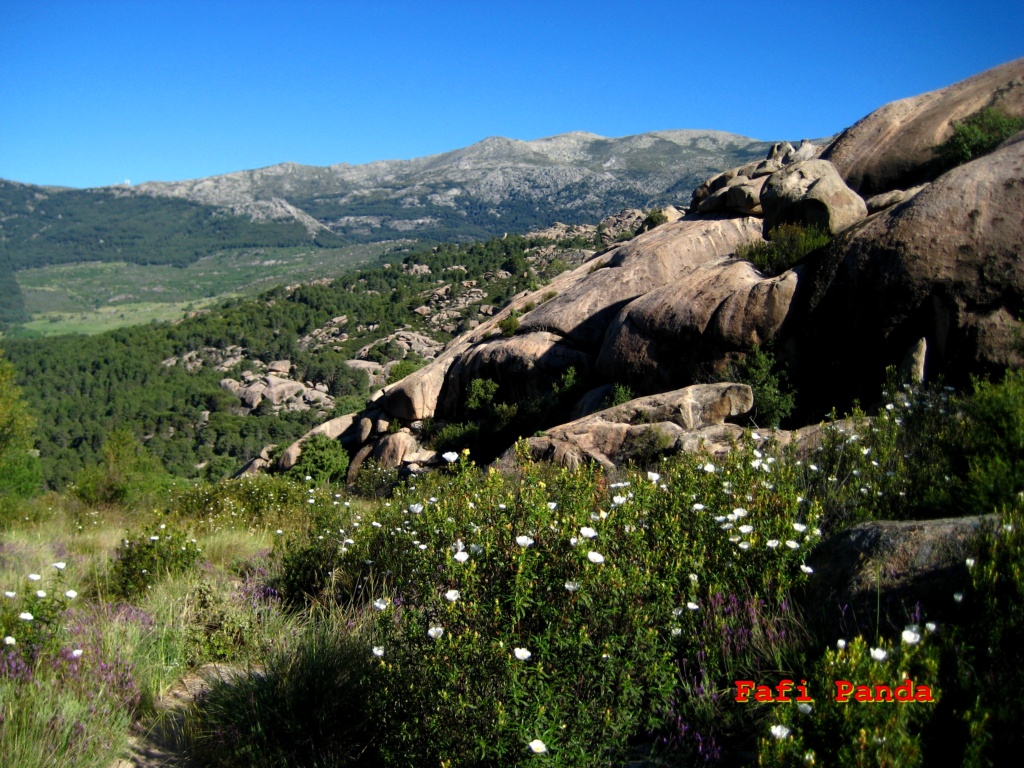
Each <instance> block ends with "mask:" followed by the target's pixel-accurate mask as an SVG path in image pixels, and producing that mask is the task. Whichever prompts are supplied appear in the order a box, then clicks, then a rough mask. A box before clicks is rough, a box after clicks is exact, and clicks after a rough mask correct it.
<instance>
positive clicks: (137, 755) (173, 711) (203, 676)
mask: <svg viewBox="0 0 1024 768" xmlns="http://www.w3.org/2000/svg"><path fill="white" fill-rule="evenodd" d="M234 674H237V670H236V669H233V668H231V667H229V666H226V665H223V664H206V665H205V666H203V667H201V668H200V669H198V670H196V671H195V672H192V673H191V674H189V675H186V676H185V677H183V678H182V679H181V680H179V681H178V683H177V685H175V686H174V687H173V688H171V689H170V690H169V691H168V692H167V693H166V694H164V696H163V697H162V698H161V699H160V701H159V702H157V713H158V714H157V716H156V717H155V718H154V720H153V723H152V724H151V725H150V726H149V730H145V729H143V728H139V729H138V731H137V732H135V733H133V734H132V735H131V736H130V737H129V741H128V745H129V746H128V749H129V754H128V756H127V757H122V758H119V759H118V760H115V761H114V762H113V763H111V764H110V768H195V763H193V762H192V761H190V760H189V759H188V758H187V757H186V756H185V755H184V753H183V752H182V747H181V745H180V744H179V743H178V738H177V734H178V732H179V726H180V725H181V722H182V716H183V713H184V711H185V708H186V707H187V706H188V705H189V704H191V703H192V702H193V701H194V700H195V698H196V696H198V695H200V694H201V693H202V692H203V691H205V690H207V689H208V688H209V687H210V686H209V684H208V683H207V682H206V681H207V679H208V678H210V677H220V678H222V679H223V678H224V677H230V676H232V675H234Z"/></svg>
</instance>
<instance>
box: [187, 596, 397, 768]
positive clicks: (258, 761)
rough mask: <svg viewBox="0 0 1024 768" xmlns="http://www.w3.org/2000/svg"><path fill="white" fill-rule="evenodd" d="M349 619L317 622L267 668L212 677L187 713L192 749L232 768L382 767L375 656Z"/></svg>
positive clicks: (205, 759) (206, 761)
mask: <svg viewBox="0 0 1024 768" xmlns="http://www.w3.org/2000/svg"><path fill="white" fill-rule="evenodd" d="M347 618H348V617H346V616H343V615H341V614H337V613H335V614H332V615H330V616H328V617H326V618H324V619H321V620H318V621H316V622H314V623H312V624H310V625H309V626H308V627H307V628H306V629H305V630H304V631H303V632H302V634H301V635H300V636H299V638H298V640H297V642H296V643H294V645H292V646H290V647H289V648H287V649H281V650H278V651H277V652H275V653H273V654H272V655H270V657H269V658H267V659H266V661H265V662H264V664H263V665H262V668H261V669H260V671H259V672H249V673H245V674H239V675H237V676H231V677H212V678H209V679H208V682H209V683H210V688H209V691H208V692H207V693H206V694H205V695H204V696H202V697H201V698H199V699H197V700H196V702H195V703H194V704H193V705H192V706H191V707H190V709H189V711H188V713H187V716H186V724H185V729H184V730H185V733H186V736H187V740H188V743H189V751H190V753H191V754H192V755H193V756H195V757H196V758H197V759H199V760H200V761H201V763H202V765H206V766H223V767H224V768H233V767H234V766H240V765H260V766H267V768H274V767H276V766H280V767H281V768H290V767H291V766H309V768H314V767H315V768H327V767H329V766H368V765H374V764H377V760H376V752H375V749H374V746H375V737H376V732H377V729H378V726H377V724H376V723H375V721H374V720H373V719H372V718H371V717H370V715H369V712H368V708H367V702H368V700H369V698H370V677H369V673H370V671H371V668H372V665H373V661H374V657H373V656H372V655H371V654H370V653H369V645H370V643H369V641H368V639H367V638H366V636H365V633H362V632H359V631H353V630H351V629H350V628H348V627H347V626H346V623H347Z"/></svg>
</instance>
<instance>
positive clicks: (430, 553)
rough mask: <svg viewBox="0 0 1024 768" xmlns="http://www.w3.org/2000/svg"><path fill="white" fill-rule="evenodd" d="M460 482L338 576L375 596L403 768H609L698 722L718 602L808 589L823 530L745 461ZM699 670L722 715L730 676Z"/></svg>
mask: <svg viewBox="0 0 1024 768" xmlns="http://www.w3.org/2000/svg"><path fill="white" fill-rule="evenodd" d="M452 466H453V468H454V470H455V471H454V474H449V473H445V474H440V473H439V474H435V475H432V476H427V477H423V478H417V480H416V489H415V490H413V489H412V488H405V489H402V490H400V491H399V492H398V494H397V495H396V496H395V497H394V498H393V499H392V501H391V506H390V507H389V508H384V509H381V510H379V511H378V513H377V516H376V520H375V521H374V522H377V523H379V525H373V524H371V525H369V526H367V525H366V523H365V519H364V523H363V525H362V526H361V527H360V528H359V532H358V534H356V535H354V536H352V537H351V539H352V541H351V543H349V544H348V545H347V546H346V547H345V549H344V551H343V552H342V551H341V550H340V548H338V547H337V545H335V546H334V547H333V551H335V552H337V553H338V558H337V560H335V561H334V562H333V563H325V566H324V567H325V569H328V568H329V569H330V570H331V571H332V572H333V574H334V576H333V578H334V579H335V580H336V581H339V582H341V581H344V582H345V583H349V584H356V585H366V586H367V588H368V589H371V590H373V591H372V594H371V595H367V596H364V598H363V599H364V600H365V601H369V600H370V599H371V598H372V600H373V604H374V607H373V608H372V609H371V610H372V612H373V613H374V616H375V618H376V622H375V634H374V640H373V645H374V647H375V648H376V649H377V652H378V653H379V658H380V660H379V662H378V665H379V668H378V669H377V671H376V672H375V674H374V676H373V680H372V686H371V700H370V702H371V707H372V710H373V712H374V713H375V714H376V715H377V716H378V717H380V718H381V720H380V721H381V724H382V731H381V734H380V744H381V750H382V754H383V757H384V759H385V762H386V763H389V764H390V763H395V764H416V765H420V764H423V765H428V764H438V763H442V764H444V763H445V762H446V761H448V762H450V763H451V764H453V765H454V764H463V765H465V764H491V765H499V764H500V765H510V766H515V765H521V764H525V763H526V762H527V761H528V760H532V759H536V756H535V755H534V753H533V751H532V749H531V747H530V744H531V743H534V747H533V749H539V748H540V747H539V744H537V743H536V741H535V740H540V742H543V745H544V749H545V750H546V754H547V759H548V760H549V761H550V762H551V764H553V765H587V766H591V765H595V764H606V763H614V761H615V760H617V759H620V758H622V756H623V754H624V750H625V749H626V746H627V744H628V742H629V740H630V738H631V737H632V736H634V735H636V734H642V733H645V732H648V731H650V730H651V729H655V728H658V727H659V726H661V725H662V723H663V722H664V718H665V717H666V716H667V714H668V712H669V711H670V709H671V708H672V706H673V705H672V700H673V699H674V698H675V697H676V696H677V695H678V696H679V699H680V702H681V704H680V706H684V704H683V703H682V702H683V696H682V692H681V691H680V690H677V684H678V679H679V678H678V675H679V672H678V666H677V665H678V663H680V660H681V659H682V658H688V659H689V661H690V663H693V664H696V663H697V657H696V656H695V655H694V654H696V653H697V652H698V651H699V650H700V649H701V648H703V647H705V646H706V645H707V644H708V642H709V641H710V639H711V638H710V637H708V636H707V635H706V633H705V631H704V629H702V627H703V626H704V625H703V621H704V619H705V618H707V617H708V612H710V611H713V610H714V606H715V604H716V603H715V601H716V599H722V598H720V597H716V596H720V595H725V596H728V595H730V594H736V593H737V591H738V590H743V591H744V592H745V593H746V594H756V595H758V596H761V597H763V598H764V599H766V600H768V601H770V602H771V604H773V605H777V604H779V602H780V601H781V600H782V599H783V596H784V595H785V594H786V590H787V588H788V585H789V584H791V583H794V582H796V581H799V580H801V579H803V578H805V576H804V575H803V573H802V572H801V571H800V569H799V567H798V566H799V564H800V563H801V561H802V559H803V556H804V551H805V547H804V542H805V541H806V542H807V543H810V542H811V541H813V537H814V533H813V529H814V527H815V521H816V514H817V513H816V512H815V511H814V508H813V507H811V506H805V505H801V504H799V503H798V502H797V501H796V493H795V492H792V491H793V490H794V486H793V482H794V479H795V478H796V477H797V475H796V474H795V473H794V472H793V471H791V470H790V469H784V468H783V467H781V466H778V465H773V464H771V463H769V464H764V463H762V462H758V461H753V462H752V461H751V455H750V454H749V453H747V452H745V451H742V450H741V451H738V452H737V453H736V454H735V457H734V458H730V459H729V461H728V462H727V463H726V464H724V465H720V466H716V465H715V464H713V463H712V462H710V461H708V460H707V459H706V458H700V459H698V458H695V457H682V458H680V459H677V460H674V461H670V462H665V463H664V464H663V465H662V466H661V467H660V469H661V472H660V473H650V474H644V475H640V476H637V475H632V476H630V479H629V481H628V482H623V483H620V484H616V485H615V486H614V487H612V488H608V486H607V483H606V481H604V479H603V477H602V475H601V474H600V473H599V472H596V471H595V470H593V469H583V468H581V469H578V470H574V471H566V470H561V471H559V470H552V469H550V468H548V467H543V466H535V465H532V464H529V463H527V464H525V465H524V466H523V467H522V470H521V471H522V472H523V474H522V476H521V477H520V478H518V479H514V480H513V479H509V478H506V477H504V476H503V475H501V474H498V473H496V472H489V473H487V474H485V475H483V476H480V475H478V474H477V472H476V469H475V467H474V466H473V465H472V463H471V462H469V461H467V460H466V459H464V458H463V459H462V460H461V461H459V462H457V463H456V464H453V465H452ZM763 467H767V470H766V469H765V468H763ZM773 467H774V468H773ZM726 478H728V480H726ZM765 478H770V479H771V480H772V483H766V482H764V481H765ZM695 499H699V500H700V502H701V503H700V504H698V507H699V509H697V510H694V509H693V506H694V503H695ZM740 505H742V509H741V508H740ZM684 515H685V516H686V517H687V519H688V522H687V524H686V525H680V524H679V520H680V517H681V516H684ZM726 520H735V521H736V522H735V523H732V522H730V523H729V525H728V529H735V531H730V530H724V529H723V525H724V524H725V521H726ZM797 521H800V531H802V532H797V531H795V530H794V528H793V525H792V524H793V523H794V522H797ZM748 524H749V525H750V526H751V528H750V529H749V530H748V529H747V528H746V526H747V525H748ZM733 533H735V534H736V535H735V536H733ZM741 534H742V535H741ZM325 538H326V537H325ZM787 539H796V542H795V548H790V547H788V546H779V543H780V541H783V540H787ZM769 541H770V542H773V544H771V545H768V546H766V545H765V542H769ZM691 574H692V575H691ZM689 606H692V608H691V607H689ZM435 628H440V630H441V631H438V630H437V629H435ZM715 631H716V632H718V633H719V634H720V633H721V631H720V630H715ZM527 652H528V655H527ZM764 658H767V655H765V657H764ZM751 663H753V662H751ZM771 663H772V664H775V663H778V662H777V660H776V659H775V658H772V659H771ZM705 666H706V667H707V669H706V672H707V674H708V675H710V676H712V677H713V678H714V681H715V688H714V689H710V688H709V689H708V692H707V695H708V696H710V694H711V692H712V690H718V689H719V687H722V686H725V685H727V682H726V681H725V679H724V678H723V677H722V676H723V675H727V674H729V673H731V668H730V667H729V666H728V665H727V663H726V662H725V661H722V662H714V663H712V662H710V661H708V662H707V664H706V665H705ZM685 706H686V707H690V704H689V703H688V702H687V703H685ZM690 711H691V709H687V710H686V713H685V714H687V715H688V714H689V713H690ZM693 711H696V708H694V709H693ZM708 726H709V727H710V726H711V723H708Z"/></svg>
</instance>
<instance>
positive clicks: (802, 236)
mask: <svg viewBox="0 0 1024 768" xmlns="http://www.w3.org/2000/svg"><path fill="white" fill-rule="evenodd" d="M831 239H832V238H831V236H830V235H829V234H828V232H823V231H822V230H820V229H817V228H815V227H804V226H801V225H799V224H779V225H778V226H777V227H775V229H773V230H772V231H771V232H769V233H768V239H767V240H763V241H760V242H756V243H751V244H749V245H741V246H740V247H739V248H737V249H736V258H738V259H745V260H747V261H750V262H752V263H753V265H754V266H755V267H757V269H758V271H759V272H760V273H761V274H762V275H764V276H765V277H775V276H777V275H781V274H782V273H783V272H785V271H787V270H789V269H792V268H793V267H794V266H796V265H797V264H799V263H800V262H801V261H803V259H804V258H805V257H806V256H808V255H809V254H810V253H812V252H813V251H816V250H817V249H819V248H822V247H824V246H826V245H828V243H829V241H830V240H831Z"/></svg>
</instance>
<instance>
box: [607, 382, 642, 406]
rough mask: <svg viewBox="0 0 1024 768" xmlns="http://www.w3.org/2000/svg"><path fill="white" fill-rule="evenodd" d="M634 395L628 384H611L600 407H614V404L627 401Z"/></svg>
mask: <svg viewBox="0 0 1024 768" xmlns="http://www.w3.org/2000/svg"><path fill="white" fill-rule="evenodd" d="M635 397H636V395H635V394H634V393H633V390H632V389H630V387H629V385H628V384H618V383H616V384H614V385H613V386H612V391H611V392H609V393H608V394H607V395H606V396H605V398H604V400H603V401H602V402H601V408H602V409H604V408H614V407H615V406H616V405H622V404H623V403H628V402H629V401H630V400H632V399H633V398H635Z"/></svg>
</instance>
